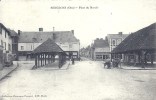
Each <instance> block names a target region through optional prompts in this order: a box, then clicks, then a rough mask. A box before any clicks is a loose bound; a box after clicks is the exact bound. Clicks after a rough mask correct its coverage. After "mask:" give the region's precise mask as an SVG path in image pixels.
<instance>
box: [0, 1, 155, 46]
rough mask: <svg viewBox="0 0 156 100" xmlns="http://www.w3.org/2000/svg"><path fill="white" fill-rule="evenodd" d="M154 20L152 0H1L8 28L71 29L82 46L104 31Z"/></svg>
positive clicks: (128, 29) (132, 27) (126, 29)
mask: <svg viewBox="0 0 156 100" xmlns="http://www.w3.org/2000/svg"><path fill="white" fill-rule="evenodd" d="M71 7H75V8H74V9H71ZM82 8H83V9H82ZM155 22H156V1H155V0H0V23H3V24H4V25H5V26H6V27H7V28H11V29H14V30H15V31H16V32H17V30H21V31H38V28H40V27H42V28H43V30H44V31H53V27H55V31H71V30H74V34H75V36H76V38H78V39H79V40H80V44H81V47H86V46H88V45H90V44H91V43H93V40H94V39H96V38H105V36H107V34H118V32H123V33H124V34H129V33H131V32H135V31H137V30H139V29H141V28H143V27H146V26H148V25H150V24H152V23H155Z"/></svg>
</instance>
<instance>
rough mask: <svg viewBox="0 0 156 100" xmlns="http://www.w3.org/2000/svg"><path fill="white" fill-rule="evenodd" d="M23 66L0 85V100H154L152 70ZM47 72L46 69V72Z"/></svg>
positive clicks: (90, 64) (155, 73)
mask: <svg viewBox="0 0 156 100" xmlns="http://www.w3.org/2000/svg"><path fill="white" fill-rule="evenodd" d="M33 64H34V63H23V64H21V65H20V66H19V67H18V69H17V70H15V71H14V72H13V73H11V74H10V75H9V77H7V78H5V79H3V80H2V81H0V100H155V98H156V95H155V94H156V84H155V83H156V70H141V71H140V70H122V69H116V68H112V69H104V68H103V64H102V63H101V62H99V61H88V60H87V61H85V60H83V61H76V62H75V64H74V65H72V64H70V65H69V67H68V70H45V68H44V69H43V70H38V69H37V70H31V68H32V66H33ZM47 69H48V68H47Z"/></svg>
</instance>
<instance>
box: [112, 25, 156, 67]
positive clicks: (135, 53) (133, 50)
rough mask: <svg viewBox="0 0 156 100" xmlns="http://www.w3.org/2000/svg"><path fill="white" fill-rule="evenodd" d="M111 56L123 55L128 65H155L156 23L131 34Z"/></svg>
mask: <svg viewBox="0 0 156 100" xmlns="http://www.w3.org/2000/svg"><path fill="white" fill-rule="evenodd" d="M111 54H112V55H113V54H118V55H122V56H121V57H122V58H121V59H122V61H123V62H124V63H127V64H134V65H137V64H143V65H147V64H151V65H153V64H154V61H156V23H153V24H151V25H149V26H147V27H145V28H143V29H140V30H138V31H136V32H134V33H131V34H130V35H129V36H128V37H127V38H126V39H125V40H123V41H122V42H121V43H120V44H119V45H118V46H117V47H116V48H115V49H114V50H113V51H112V52H111Z"/></svg>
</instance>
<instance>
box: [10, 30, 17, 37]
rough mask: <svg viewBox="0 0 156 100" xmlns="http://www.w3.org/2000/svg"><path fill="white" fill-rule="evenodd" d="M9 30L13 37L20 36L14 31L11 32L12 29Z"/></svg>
mask: <svg viewBox="0 0 156 100" xmlns="http://www.w3.org/2000/svg"><path fill="white" fill-rule="evenodd" d="M8 30H9V32H10V35H11V36H18V34H17V33H16V32H15V31H14V30H11V29H8Z"/></svg>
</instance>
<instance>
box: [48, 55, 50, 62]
mask: <svg viewBox="0 0 156 100" xmlns="http://www.w3.org/2000/svg"><path fill="white" fill-rule="evenodd" d="M49 59H50V58H49V53H48V64H49V63H50V60H49Z"/></svg>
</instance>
